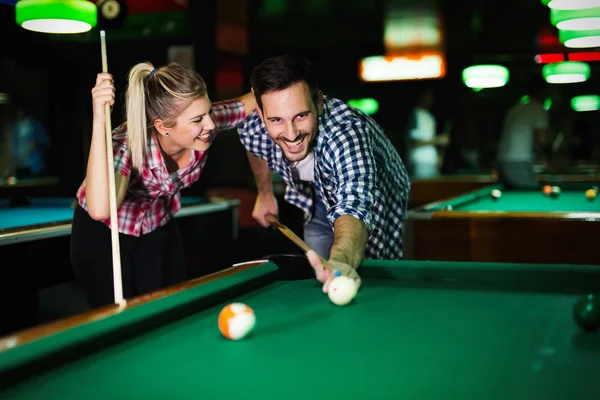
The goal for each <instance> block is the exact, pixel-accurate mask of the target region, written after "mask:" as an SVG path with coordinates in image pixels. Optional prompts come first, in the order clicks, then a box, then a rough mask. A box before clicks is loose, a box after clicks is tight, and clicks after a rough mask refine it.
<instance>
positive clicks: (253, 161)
mask: <svg viewBox="0 0 600 400" xmlns="http://www.w3.org/2000/svg"><path fill="white" fill-rule="evenodd" d="M246 153H247V154H248V161H249V162H250V168H251V169H252V173H253V174H254V179H255V180H256V189H257V190H258V194H259V195H260V194H272V193H273V180H272V177H271V170H270V169H269V166H268V165H267V162H266V161H265V160H263V159H260V158H258V157H256V156H255V155H253V154H252V153H250V152H249V151H246Z"/></svg>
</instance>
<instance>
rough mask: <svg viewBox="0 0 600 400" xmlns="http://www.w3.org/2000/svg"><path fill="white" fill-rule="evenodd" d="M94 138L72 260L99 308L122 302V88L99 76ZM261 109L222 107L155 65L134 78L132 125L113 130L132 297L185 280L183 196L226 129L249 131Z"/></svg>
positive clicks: (182, 74)
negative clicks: (115, 269) (113, 216)
mask: <svg viewBox="0 0 600 400" xmlns="http://www.w3.org/2000/svg"><path fill="white" fill-rule="evenodd" d="M92 100H93V128H92V140H91V147H90V153H89V159H88V164H87V172H86V177H85V179H84V181H83V182H82V184H81V186H80V187H79V190H78V191H77V200H78V205H77V207H76V209H75V213H74V217H73V227H72V234H71V262H72V265H73V268H74V271H75V276H76V279H77V282H78V283H79V285H80V287H81V288H82V290H83V292H84V295H85V297H86V299H87V301H88V303H89V305H90V307H92V308H95V307H99V306H102V305H105V304H110V303H112V302H113V278H112V251H111V237H110V207H109V206H110V202H109V189H108V187H109V186H108V176H107V174H106V170H107V165H106V163H107V157H106V144H105V143H106V141H105V140H106V139H105V137H106V133H105V132H106V131H105V129H106V128H105V122H106V118H109V117H110V116H108V115H105V105H106V104H107V103H108V104H110V105H111V106H112V105H113V104H114V103H115V86H114V81H113V78H112V76H111V75H110V74H108V73H99V74H98V76H97V78H96V85H95V86H94V88H93V89H92ZM254 108H255V100H254V96H252V95H251V94H250V93H249V94H246V95H243V96H241V97H239V98H237V99H233V100H228V101H223V102H215V103H214V104H213V103H212V102H211V100H210V99H209V97H208V94H207V89H206V85H205V83H204V81H203V79H202V77H200V76H199V75H198V74H197V73H196V72H195V71H194V70H193V69H191V68H189V67H185V66H181V65H177V64H169V65H166V66H163V67H160V68H155V67H154V66H153V65H152V64H150V63H148V62H143V63H139V64H137V65H135V66H134V67H133V68H131V70H130V71H129V76H128V87H127V90H126V111H127V113H126V114H127V118H126V122H124V123H123V124H121V125H120V126H119V127H117V128H116V129H114V130H113V155H114V168H115V169H114V171H115V183H116V185H115V187H116V197H117V209H118V219H119V221H118V225H119V243H120V252H121V270H122V278H123V296H124V297H125V298H130V297H132V296H137V295H140V294H144V293H148V292H150V291H153V290H157V289H160V288H162V287H165V286H169V285H172V284H174V283H177V282H180V281H182V280H184V279H185V262H184V254H183V244H182V240H181V234H180V233H179V231H178V229H177V227H176V225H175V222H174V220H173V216H174V214H175V213H176V212H177V211H178V210H179V209H180V190H181V189H183V188H186V187H189V186H191V185H192V184H193V183H194V182H196V181H197V180H198V178H199V176H200V172H201V170H202V167H203V165H204V163H205V161H206V151H207V150H208V148H209V147H210V145H211V143H212V141H213V140H214V139H215V136H216V135H217V134H218V132H219V131H222V130H226V129H231V128H233V127H236V126H237V125H238V124H240V123H241V122H242V121H243V120H244V118H246V116H247V115H249V114H250V113H251V112H252V111H253V110H254Z"/></svg>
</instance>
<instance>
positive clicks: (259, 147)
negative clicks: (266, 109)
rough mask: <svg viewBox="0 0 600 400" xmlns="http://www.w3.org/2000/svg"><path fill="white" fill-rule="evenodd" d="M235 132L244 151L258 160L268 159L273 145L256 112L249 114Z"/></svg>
mask: <svg viewBox="0 0 600 400" xmlns="http://www.w3.org/2000/svg"><path fill="white" fill-rule="evenodd" d="M237 130H238V135H239V138H240V142H242V144H243V145H244V147H245V148H246V150H248V151H249V152H250V153H252V155H254V156H256V157H258V158H261V159H263V160H267V159H268V157H269V155H270V154H271V150H272V149H273V146H274V143H273V141H272V140H271V138H270V137H269V134H268V132H267V128H266V127H265V124H263V122H262V119H260V116H259V115H258V111H254V112H253V113H252V114H250V115H249V116H248V118H246V119H245V120H244V121H243V122H242V123H241V124H240V125H239V126H238V127H237Z"/></svg>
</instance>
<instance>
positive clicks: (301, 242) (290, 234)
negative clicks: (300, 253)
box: [265, 214, 336, 272]
mask: <svg viewBox="0 0 600 400" xmlns="http://www.w3.org/2000/svg"><path fill="white" fill-rule="evenodd" d="M265 219H266V220H267V222H268V223H270V224H271V226H272V227H274V228H277V229H279V231H280V232H281V233H283V234H284V235H285V236H286V237H287V238H288V239H290V240H291V241H292V242H294V243H295V244H296V245H297V246H298V247H300V248H301V249H302V250H304V252H307V251H309V250H312V249H311V248H310V246H309V245H307V244H306V242H305V241H304V240H302V239H300V238H299V237H298V235H296V234H295V233H294V232H292V230H291V229H290V228H288V227H287V226H285V225H284V224H282V223H281V222H280V221H279V219H278V218H277V217H276V216H274V215H273V214H268V215H267V216H266V217H265ZM313 251H314V250H313ZM319 258H320V259H321V263H322V264H323V266H324V267H325V268H327V269H328V270H330V271H332V272H336V269H335V268H333V267H332V266H331V265H329V263H328V262H327V260H325V259H323V257H321V256H319Z"/></svg>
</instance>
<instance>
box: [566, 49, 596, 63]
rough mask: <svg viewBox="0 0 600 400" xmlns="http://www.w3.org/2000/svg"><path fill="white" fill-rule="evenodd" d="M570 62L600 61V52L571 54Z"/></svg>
mask: <svg viewBox="0 0 600 400" xmlns="http://www.w3.org/2000/svg"><path fill="white" fill-rule="evenodd" d="M569 60H570V61H600V51H588V52H582V53H569Z"/></svg>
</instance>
